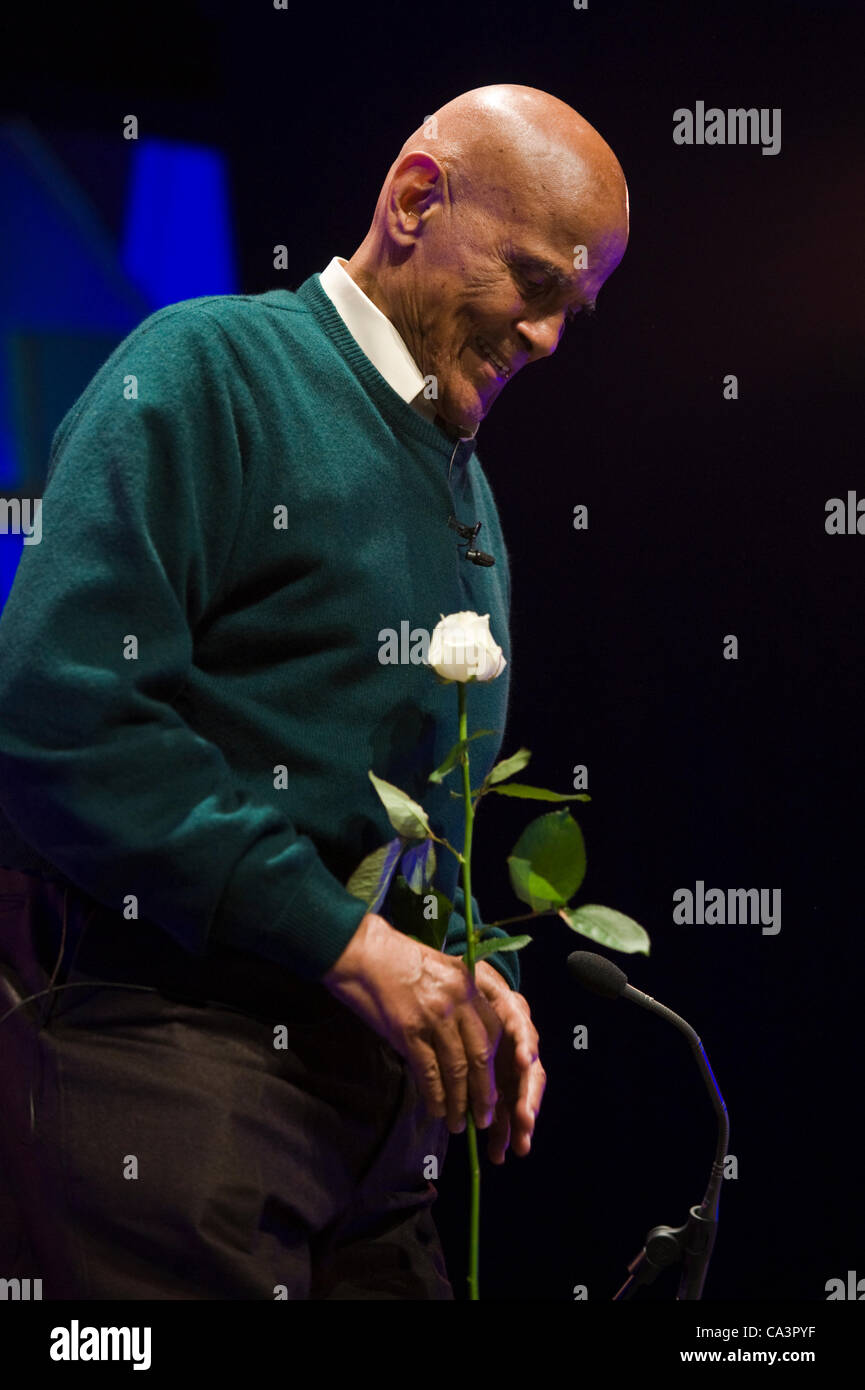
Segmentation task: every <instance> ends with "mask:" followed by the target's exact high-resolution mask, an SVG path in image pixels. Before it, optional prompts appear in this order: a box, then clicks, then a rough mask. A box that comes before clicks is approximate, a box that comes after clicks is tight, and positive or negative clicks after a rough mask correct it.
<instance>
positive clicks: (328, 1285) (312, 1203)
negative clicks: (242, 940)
mask: <svg viewBox="0 0 865 1390" xmlns="http://www.w3.org/2000/svg"><path fill="white" fill-rule="evenodd" d="M64 915H65V931H64ZM61 940H63V942H64V947H65V949H64V953H63V962H64V963H63V965H62V966H61V968H60V970H59V972H58V974H57V976H56V978H55V979H54V982H53V984H54V988H53V990H52V992H51V994H48V995H46V996H45V997H43V998H40V999H36V1000H34V1001H32V1002H28V1003H21V1007H18V1008H15V1007H14V1006H16V1005H18V1004H19V1003H20V1002H21V1001H22V1000H23V999H24V998H25V997H26V996H29V995H31V994H35V993H38V992H39V991H43V990H46V989H47V988H48V987H49V983H50V982H51V977H52V974H53V973H54V969H55V964H56V961H57V956H58V952H59V950H60V945H61ZM96 981H109V982H114V983H112V984H110V985H105V984H97V983H96ZM70 984H73V985H74V986H75V987H74V988H60V989H57V986H60V985H63V986H66V985H70ZM121 984H123V985H125V986H126V987H120V985H121ZM130 985H135V986H136V987H135V988H130V987H129V986H130ZM13 1008H14V1012H12V1013H11V1014H10V1015H9V1016H8V1017H6V1018H5V1021H3V1022H2V1023H0V1116H2V1118H0V1278H6V1279H11V1278H20V1279H26V1278H30V1279H41V1280H42V1281H43V1282H42V1296H43V1298H44V1299H150V1298H153V1299H275V1298H289V1299H320V1298H321V1299H324V1298H337V1299H367V1298H403V1299H430V1298H432V1299H452V1298H453V1291H452V1288H451V1285H450V1283H449V1281H448V1277H447V1273H446V1269H445V1263H444V1258H443V1255H442V1250H441V1246H440V1243H439V1239H438V1235H437V1233H436V1229H435V1225H434V1223H433V1219H432V1213H431V1206H432V1203H433V1202H434V1201H435V1198H436V1190H435V1187H434V1185H433V1182H432V1181H431V1178H432V1177H435V1176H437V1174H438V1171H439V1170H440V1168H441V1165H442V1164H443V1162H444V1158H445V1153H446V1150H447V1140H448V1130H447V1126H446V1124H445V1122H444V1121H441V1120H430V1119H429V1118H428V1117H427V1115H426V1111H425V1107H424V1105H423V1102H422V1100H421V1098H420V1095H419V1092H418V1090H417V1087H416V1085H415V1082H414V1079H413V1077H412V1075H411V1073H410V1071H409V1069H408V1066H407V1064H406V1063H405V1062H404V1060H403V1059H402V1058H401V1057H400V1056H399V1054H398V1053H397V1052H395V1051H394V1049H393V1048H391V1047H390V1046H389V1045H388V1044H387V1043H385V1042H384V1041H383V1040H382V1039H380V1038H379V1037H378V1035H377V1034H375V1033H374V1032H373V1031H372V1030H371V1029H370V1028H368V1027H367V1026H366V1025H365V1024H363V1023H362V1022H361V1021H360V1019H358V1018H357V1017H356V1016H355V1015H354V1014H353V1013H351V1011H350V1010H348V1009H346V1008H345V1007H344V1006H343V1005H341V1004H340V1003H339V1002H338V1001H337V1000H335V999H334V998H333V997H332V996H331V995H330V994H329V993H328V992H327V991H326V990H325V989H323V988H322V987H321V986H319V985H310V984H308V983H306V982H304V981H301V980H300V979H299V978H298V977H296V976H294V975H293V974H291V973H290V972H287V971H283V970H281V969H280V968H279V967H271V966H269V965H266V964H264V963H262V962H260V961H256V960H254V959H253V958H252V957H250V956H247V955H245V954H242V953H239V952H230V951H223V952H220V953H217V954H216V955H214V956H212V957H207V958H199V959H195V958H193V957H191V956H188V955H187V954H186V953H185V952H183V951H182V950H181V949H180V948H179V947H178V946H176V945H175V944H174V943H173V942H172V941H171V939H170V938H169V937H168V936H167V934H166V933H164V932H161V931H159V930H157V929H156V928H155V927H152V926H147V925H145V924H142V923H137V922H127V921H124V920H123V917H122V915H121V914H119V913H111V912H108V911H107V909H105V908H103V907H101V906H100V905H99V904H97V903H96V902H95V901H94V900H93V899H92V898H90V897H88V896H86V895H85V894H82V893H81V892H79V891H78V890H77V889H75V888H72V887H69V888H66V887H64V886H62V885H60V884H57V883H53V882H51V881H50V880H47V879H41V878H38V877H36V876H35V875H31V874H24V873H19V872H17V871H12V870H8V869H0V1018H2V1017H3V1015H6V1014H7V1012H8V1011H9V1010H11V1009H13Z"/></svg>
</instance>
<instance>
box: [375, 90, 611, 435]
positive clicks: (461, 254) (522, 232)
mask: <svg viewBox="0 0 865 1390" xmlns="http://www.w3.org/2000/svg"><path fill="white" fill-rule="evenodd" d="M627 238H628V194H627V187H626V184H625V178H624V175H623V173H622V170H621V167H620V165H619V162H618V160H617V159H616V157H615V155H614V154H613V152H612V150H611V149H610V147H609V145H607V143H606V141H605V140H603V139H602V137H601V136H600V135H599V134H598V132H597V131H596V130H595V129H594V128H593V127H592V126H590V125H589V123H588V121H586V120H584V119H583V117H582V116H580V115H579V114H578V113H577V112H576V111H574V110H573V108H572V107H570V106H568V105H566V103H565V102H563V101H560V100H559V99H558V98H557V97H554V96H551V95H550V94H549V93H547V92H541V91H538V90H537V89H536V88H534V87H522V86H515V85H510V84H500V85H496V86H491V87H478V88H476V89H475V90H473V91H470V92H465V93H463V94H462V95H461V96H459V97H456V98H455V99H454V100H453V101H449V102H448V103H447V104H446V105H445V106H442V107H441V108H440V109H439V110H438V111H436V112H435V113H434V114H433V115H431V116H428V117H427V118H426V120H425V121H424V123H423V125H421V126H419V127H418V129H417V130H416V131H414V132H413V133H412V135H410V136H409V137H408V139H407V140H406V141H405V143H404V144H403V147H402V149H401V150H400V152H399V154H398V155H397V157H396V159H395V160H394V162H393V164H392V165H391V167H390V169H389V171H388V174H387V176H386V178H385V181H384V184H383V186H382V189H381V192H380V194H379V198H378V202H377V204H376V208H375V213H374V216H373V220H372V225H371V226H370V229H369V232H368V233H367V236H366V238H365V240H364V242H363V243H362V245H361V246H360V247H359V248H358V251H357V252H356V253H355V255H354V256H353V257H352V259H351V261H350V262H349V265H348V269H349V273H350V274H351V275H352V276H353V278H354V279H355V280H356V281H357V283H358V284H359V285H360V286H361V288H362V289H363V290H364V291H365V292H366V293H367V294H368V295H369V296H370V298H371V299H372V300H373V301H374V302H375V303H376V304H377V305H378V307H379V308H380V309H382V311H383V312H384V313H385V314H386V315H387V316H388V317H389V318H390V319H391V320H392V322H393V323H394V324H395V325H396V327H397V329H398V331H399V332H400V333H401V335H402V337H403V339H404V340H405V342H406V345H407V346H408V348H409V351H410V352H411V354H412V356H413V357H414V360H415V361H416V362H417V364H418V366H419V367H420V369H421V372H422V373H423V375H424V376H426V377H432V378H433V379H434V382H435V386H436V388H437V399H438V400H439V401H440V406H439V409H440V414H441V416H442V417H443V418H444V420H445V421H447V422H448V423H449V424H450V425H451V427H452V428H453V429H454V430H455V431H456V432H458V433H462V434H472V433H474V431H475V429H476V428H477V425H478V423H479V422H480V420H481V419H482V418H483V416H484V415H485V414H486V412H487V410H488V409H489V407H490V405H491V404H492V401H493V400H494V399H495V398H496V397H497V395H498V394H499V393H500V391H501V390H502V388H503V386H504V384H505V383H506V382H507V381H510V380H512V379H513V377H514V376H515V375H516V372H517V371H519V370H520V369H521V368H522V367H523V366H525V365H526V364H527V363H528V362H529V361H534V360H536V359H537V358H539V357H542V356H548V355H549V354H550V353H551V352H553V351H555V348H556V346H557V345H558V342H559V340H560V338H561V334H562V330H563V328H564V325H565V323H566V321H567V319H568V318H569V317H571V316H573V315H574V314H576V313H579V312H580V311H581V310H582V309H584V308H586V307H593V306H594V301H595V299H596V298H597V294H598V291H599V290H600V288H601V285H602V284H603V283H604V281H605V280H606V279H607V277H608V276H609V275H610V274H611V273H612V271H613V270H614V269H615V267H616V266H617V265H618V263H619V261H620V260H621V258H622V255H623V254H624V251H625V246H626V244H627Z"/></svg>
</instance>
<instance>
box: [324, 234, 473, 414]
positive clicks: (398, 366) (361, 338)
mask: <svg viewBox="0 0 865 1390" xmlns="http://www.w3.org/2000/svg"><path fill="white" fill-rule="evenodd" d="M347 264H348V262H347V261H346V260H344V259H343V257H341V256H334V258H333V260H332V261H331V262H330V265H329V266H328V267H327V269H326V270H323V271H322V272H321V275H320V276H319V279H320V281H321V288H322V289H323V290H324V292H325V294H326V295H327V297H328V299H329V300H330V301H331V303H332V304H333V307H334V308H335V309H336V312H337V313H338V314H339V316H340V318H341V319H342V321H343V323H344V324H345V326H346V328H347V329H348V331H349V333H350V334H351V336H352V337H353V338H354V340H355V342H356V343H357V345H358V347H359V348H360V349H361V351H362V352H363V353H365V354H366V356H367V357H368V358H369V360H370V362H371V363H372V365H373V366H374V367H375V369H376V371H377V372H379V373H380V374H381V375H382V376H383V377H384V379H385V381H386V382H387V384H388V386H390V387H392V388H393V390H394V391H396V393H397V395H398V396H399V397H401V399H402V400H404V401H407V402H408V403H409V404H410V405H412V406H413V407H414V409H415V410H418V411H420V413H421V414H422V415H425V416H426V417H427V419H428V420H432V421H433V422H435V418H436V415H437V413H438V412H437V410H436V404H435V401H432V400H427V398H426V397H425V396H424V394H423V392H424V386H425V384H426V383H425V380H424V377H423V376H422V374H421V372H420V370H419V368H418V365H417V363H416V362H415V360H414V358H413V357H412V355H411V353H410V352H409V350H408V348H407V347H406V345H405V343H404V342H403V340H402V338H401V337H400V335H399V333H398V332H397V330H396V329H395V328H394V326H393V324H392V323H391V321H390V319H389V318H387V317H386V315H385V314H383V313H382V311H381V309H379V307H378V305H376V304H373V302H372V300H371V299H370V298H369V296H368V295H365V294H364V292H363V290H362V289H361V288H360V285H357V284H355V282H354V280H352V278H351V276H350V275H349V273H348V271H347V270H346V269H345V266H346V265H347ZM475 433H477V431H475Z"/></svg>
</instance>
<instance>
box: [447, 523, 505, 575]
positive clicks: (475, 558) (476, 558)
mask: <svg viewBox="0 0 865 1390" xmlns="http://www.w3.org/2000/svg"><path fill="white" fill-rule="evenodd" d="M482 525H483V523H482V522H480V521H476V522H475V523H474V525H473V526H467V525H466V524H465V522H461V521H457V519H456V517H455V516H449V517H448V526H450V528H451V530H452V531H456V532H458V534H459V535H460V536H461V537H462V539H463V540H464V541H468V545H467V546H466V552H465V559H466V560H471V562H472V564H473V565H494V564H495V558H494V557H493V556H492V555H488V554H487V553H486V551H485V550H475V548H474V541H475V540H476V539H477V534H478V531H479V530H480V529H481V526H482Z"/></svg>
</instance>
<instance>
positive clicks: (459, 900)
mask: <svg viewBox="0 0 865 1390" xmlns="http://www.w3.org/2000/svg"><path fill="white" fill-rule="evenodd" d="M465 906H466V899H465V893H464V892H463V890H462V888H461V887H460V888H457V890H456V893H455V895H454V910H453V912H452V913H451V918H450V921H449V922H448V934H447V940H446V941H445V953H446V954H447V955H449V956H461V955H463V954H464V952H465V949H466V919H465ZM472 921H473V922H474V924H475V926H478V925H479V924H480V923H482V921H483V918H482V917H481V913H480V908H479V907H478V901H477V898H476V897H475V895H474V893H473V894H472ZM490 930H491V931H492V933H493V935H494V936H508V935H509V933H508V932H506V931H505V929H504V927H491V928H490ZM486 960H487V961H488V962H489V964H490V965H492V966H493V967H494V968H495V969H496V970H497V971H498V972H499V974H500V975H503V976H504V978H505V979H506V980H507V982H508V984H509V985H510V987H511V989H516V990H518V989H519V987H520V979H521V976H520V963H519V953H518V952H517V951H504V952H499V951H494V952H493V953H492V955H489V956H487V957H486Z"/></svg>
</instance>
